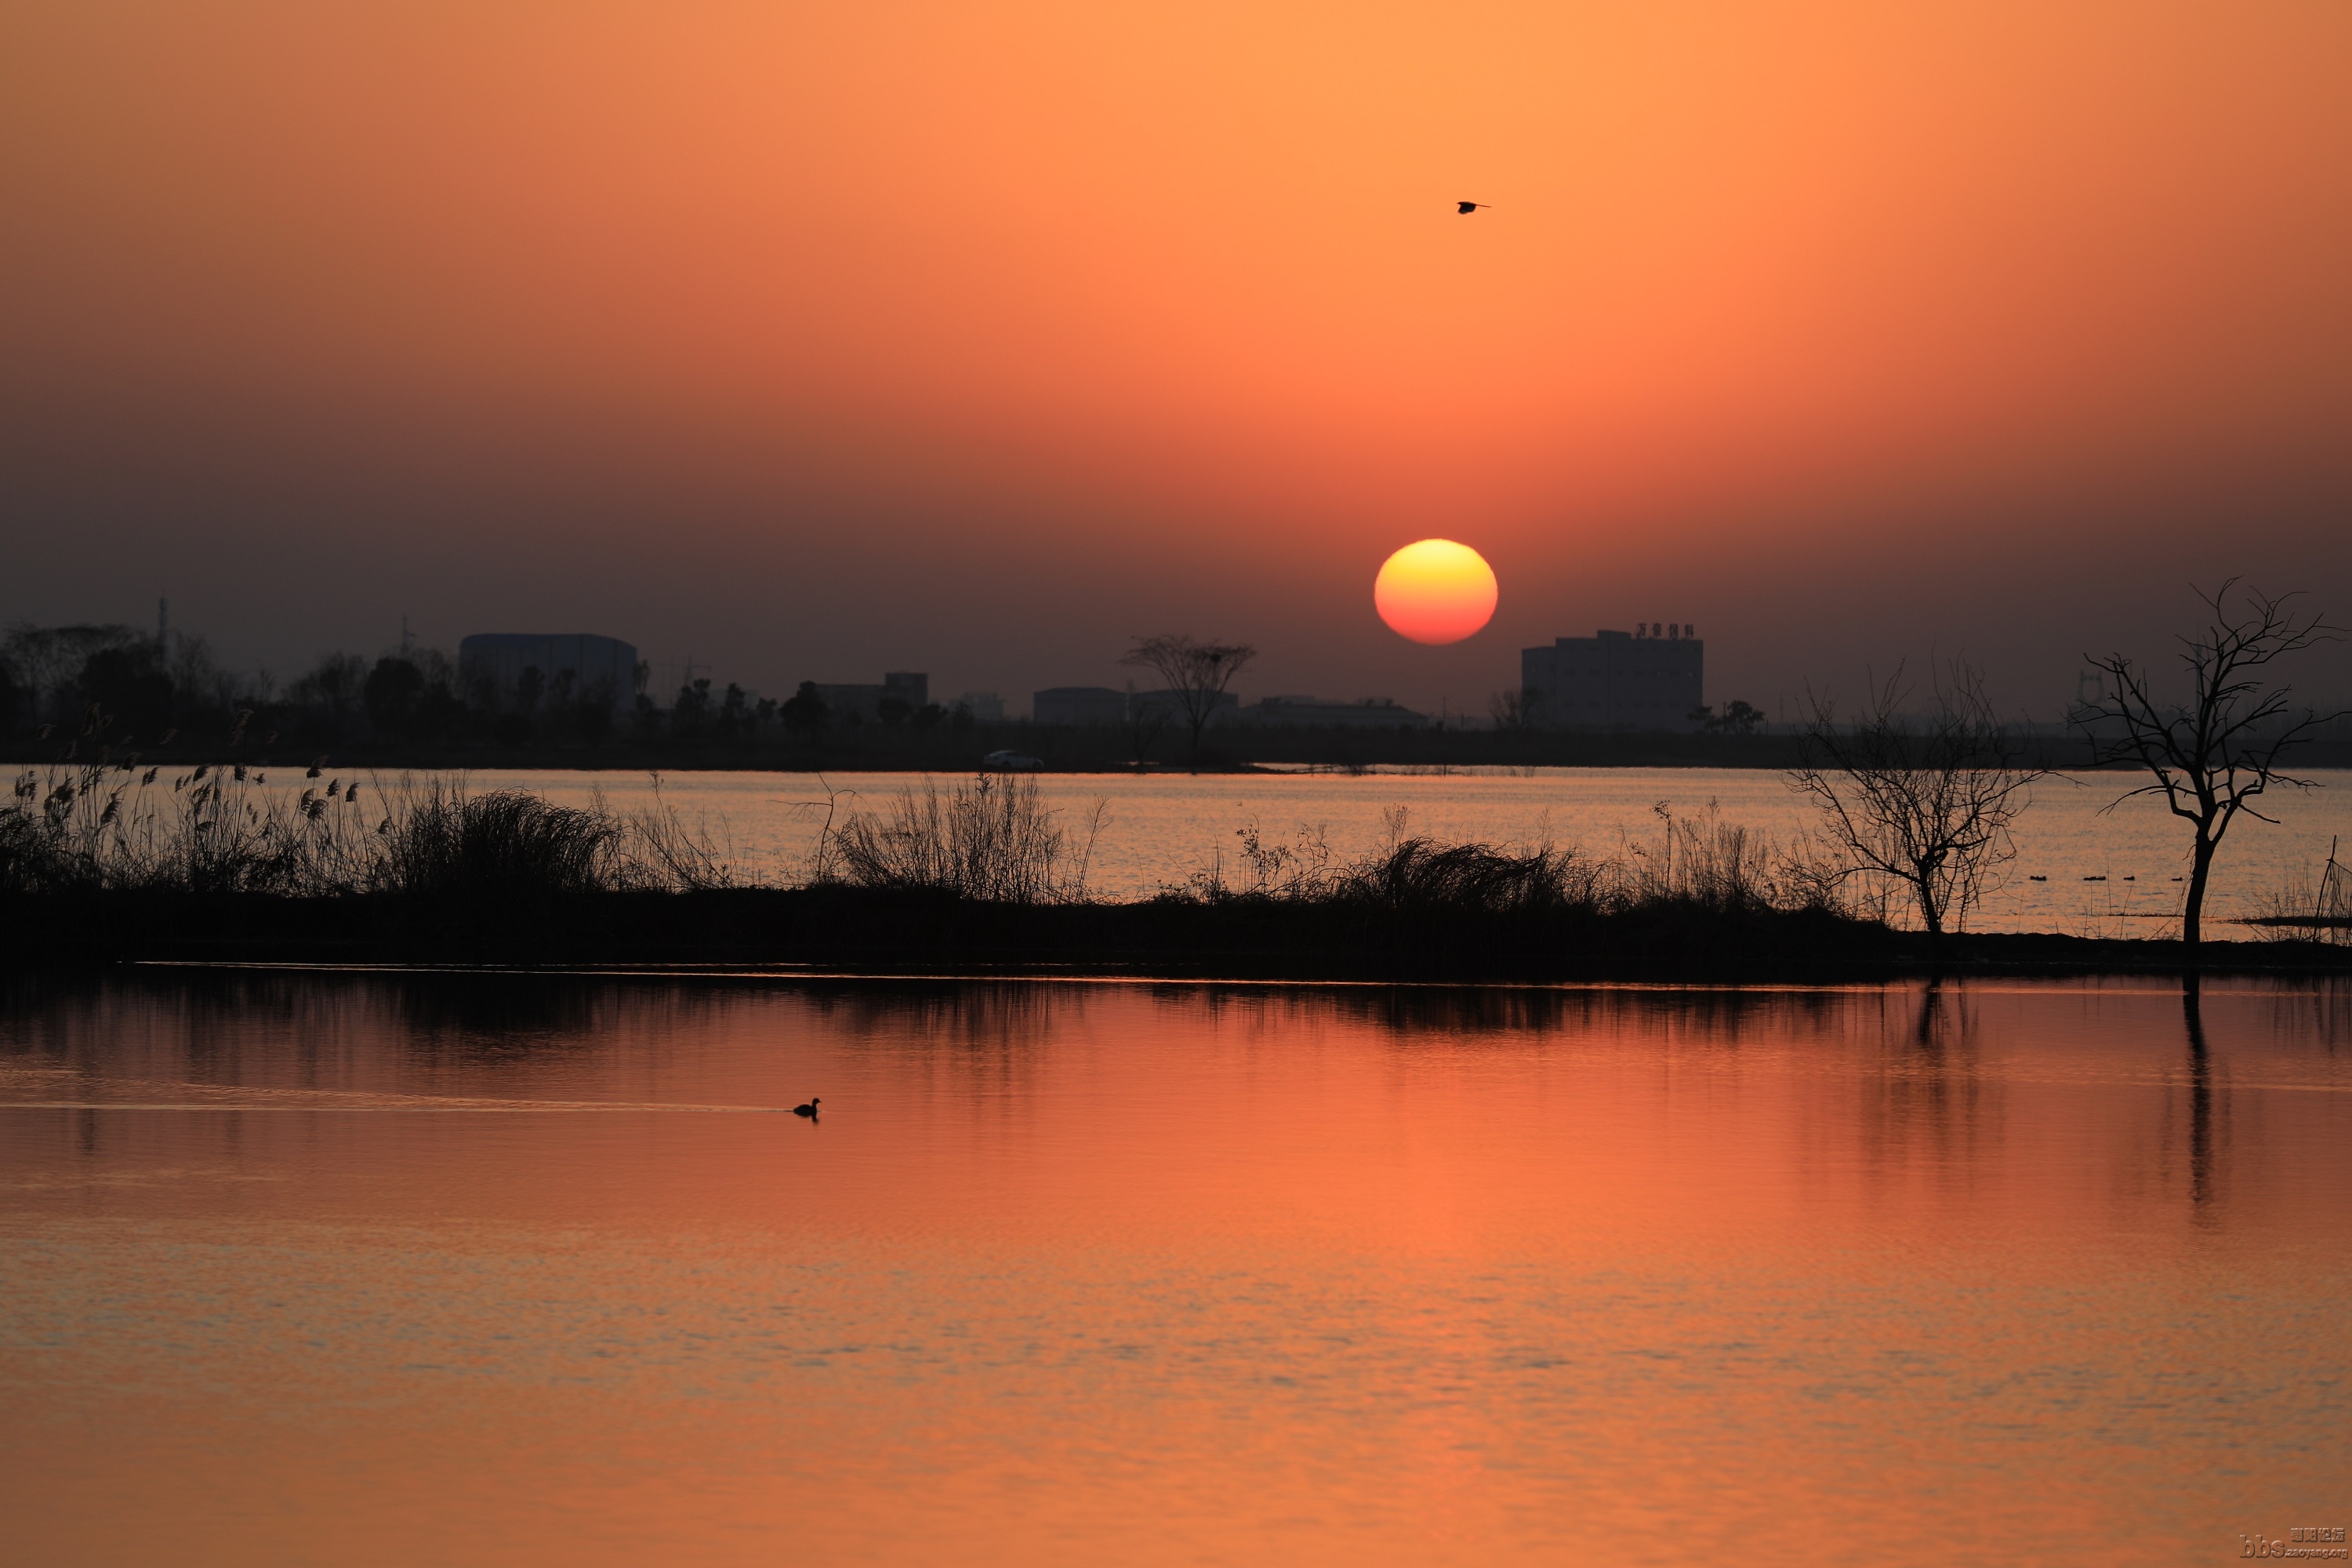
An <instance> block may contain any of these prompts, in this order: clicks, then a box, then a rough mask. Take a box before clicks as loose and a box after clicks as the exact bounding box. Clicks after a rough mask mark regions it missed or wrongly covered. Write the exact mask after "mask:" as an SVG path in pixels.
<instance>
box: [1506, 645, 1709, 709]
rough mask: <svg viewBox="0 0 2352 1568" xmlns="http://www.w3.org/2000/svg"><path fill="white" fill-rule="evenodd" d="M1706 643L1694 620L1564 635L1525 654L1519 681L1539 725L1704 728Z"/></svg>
mask: <svg viewBox="0 0 2352 1568" xmlns="http://www.w3.org/2000/svg"><path fill="white" fill-rule="evenodd" d="M1705 673H1706V644H1705V643H1703V642H1701V641H1700V640H1699V639H1698V637H1696V635H1695V630H1694V628H1693V627H1691V626H1686V625H1683V624H1680V623H1676V622H1671V621H1670V622H1666V623H1664V624H1663V625H1661V624H1658V623H1655V622H1650V621H1644V622H1643V623H1642V625H1641V628H1640V629H1639V630H1638V631H1631V632H1609V631H1603V632H1595V633H1594V634H1593V635H1592V636H1591V637H1560V638H1559V639H1558V640H1556V641H1555V642H1553V643H1552V645H1551V646H1550V647H1531V648H1528V649H1525V650H1524V651H1522V652H1521V653H1520V655H1519V687H1520V689H1521V690H1522V691H1524V692H1526V693H1527V694H1528V714H1529V717H1530V719H1531V720H1532V721H1534V722H1535V723H1538V724H1541V725H1544V726H1547V727H1549V728H1552V729H1570V730H1685V731H1687V730H1696V729H1697V728H1698V727H1699V723H1700V721H1698V720H1696V719H1693V718H1692V717H1691V715H1692V714H1693V713H1694V712H1696V710H1697V709H1698V707H1699V705H1700V704H1701V703H1702V702H1703V701H1705V700H1706V699H1705V698H1704V697H1703V696H1702V695H1701V693H1702V691H1703V689H1704V688H1705V684H1706V683H1705V679H1704V677H1705Z"/></svg>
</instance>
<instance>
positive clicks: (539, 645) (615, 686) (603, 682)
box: [457, 632, 637, 710]
mask: <svg viewBox="0 0 2352 1568" xmlns="http://www.w3.org/2000/svg"><path fill="white" fill-rule="evenodd" d="M534 671H535V672H536V680H535V681H534V680H533V679H532V678H531V674H530V672H534ZM457 678H458V679H459V680H460V681H461V682H462V683H463V684H464V686H465V689H466V694H467V697H469V698H470V699H472V700H475V701H477V702H481V703H483V704H485V705H486V706H488V707H491V708H496V709H499V710H510V709H514V708H517V707H537V706H539V705H540V704H541V703H542V702H545V703H557V702H582V701H588V700H594V701H600V702H603V703H606V704H609V705H611V706H613V707H616V708H617V707H621V706H623V705H625V704H626V703H628V702H629V701H630V700H632V699H634V698H635V696H636V692H637V650H636V648H635V647H634V646H632V645H631V644H628V643H625V642H623V641H621V640H620V639H619V638H618V637H597V636H594V635H593V634H592V633H588V632H477V633H475V634H474V635H473V636H472V637H467V638H466V639H465V640H463V641H462V642H460V643H458V645H457Z"/></svg>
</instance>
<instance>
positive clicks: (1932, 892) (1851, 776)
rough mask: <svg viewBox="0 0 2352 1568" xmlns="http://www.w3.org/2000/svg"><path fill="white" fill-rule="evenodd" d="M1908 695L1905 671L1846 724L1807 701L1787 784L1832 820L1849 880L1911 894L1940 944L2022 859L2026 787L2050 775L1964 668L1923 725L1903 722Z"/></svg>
mask: <svg viewBox="0 0 2352 1568" xmlns="http://www.w3.org/2000/svg"><path fill="white" fill-rule="evenodd" d="M1910 695H1911V692H1910V689H1909V688H1908V687H1906V686H1905V685H1904V684H1903V671H1902V668H1901V667H1900V666H1897V667H1896V668H1895V673H1894V674H1893V675H1891V676H1889V677H1888V678H1887V679H1886V681H1885V684H1884V685H1875V686H1873V687H1872V688H1871V690H1870V697H1869V700H1868V702H1867V704H1866V705H1865V706H1864V709H1863V710H1862V712H1861V714H1860V715H1859V716H1858V717H1856V718H1855V719H1853V721H1850V722H1844V721H1840V720H1839V718H1838V716H1837V712H1836V710H1835V708H1834V707H1833V705H1832V703H1831V702H1830V701H1829V700H1827V699H1824V698H1817V697H1814V696H1812V695H1811V693H1810V692H1808V693H1807V695H1806V703H1807V706H1808V709H1809V711H1808V713H1807V715H1806V719H1805V723H1804V728H1803V730H1802V731H1801V732H1800V735H1799V744H1800V746H1801V748H1802V749H1801V752H1800V753H1799V755H1800V761H1799V763H1798V765H1797V767H1795V768H1794V769H1792V770H1790V773H1789V774H1788V781H1789V785H1790V788H1792V789H1794V790H1796V791H1797V792H1798V793H1800V794H1801V795H1810V796H1811V797H1812V799H1813V801H1814V803H1815V804H1816V805H1819V806H1820V807H1821V808H1822V818H1823V823H1824V826H1825V827H1826V828H1827V831H1828V834H1829V837H1830V840H1831V842H1832V844H1833V845H1834V846H1835V847H1837V848H1838V850H1840V851H1841V852H1842V853H1843V856H1844V858H1845V860H1846V866H1845V868H1844V872H1843V875H1845V876H1848V877H1852V876H1869V877H1883V878H1885V879H1888V880H1891V881H1894V882H1896V883H1899V884H1901V885H1902V886H1903V888H1904V889H1906V891H1907V892H1908V893H1909V894H1910V895H1911V897H1912V899H1913V900H1914V901H1915V902H1916V904H1917V905H1918V909H1919V919H1920V921H1921V922H1922V923H1923V924H1925V925H1926V926H1927V932H1928V934H1929V935H1930V936H1941V935H1942V934H1943V932H1944V927H1945V925H1946V923H1947V922H1948V921H1949V922H1952V923H1955V924H1958V923H1961V922H1964V921H1966V919H1967V916H1968V911H1969V908H1970V907H1971V906H1972V905H1974V904H1975V903H1976V902H1977V901H1978V900H1979V899H1980V898H1981V897H1982V896H1983V895H1984V893H1985V892H1986V891H1987V890H1988V889H1989V886H1990V879H1991V877H1992V875H1993V874H1994V873H1995V872H1996V871H1997V870H1998V869H1999V868H2000V866H2002V865H2003V864H2005V863H2007V862H2008V861H2009V860H2010V859H2011V858H2012V857H2013V856H2014V855H2015V854H2016V853H2017V850H2016V846H2015V843H2014V841H2013V840H2012V839H2011V831H2010V830H2011V826H2012V825H2013V824H2014V823H2015V822H2016V820H2017V818H2018V816H2019V814H2020V813H2021V812H2023V811H2024V809H2025V807H2026V804H2027V786H2029V785H2030V784H2032V783H2033V781H2034V780H2035V779H2038V778H2040V777H2041V776H2042V774H2043V773H2046V772H2048V771H2049V770H2047V769H2046V768H2042V767H2039V766H2034V765H2032V764H2030V763H2027V762H2026V761H2025V757H2024V752H2023V748H2022V747H2021V744H2020V743H2019V741H2018V739H2017V738H2016V737H2015V736H2014V735H2012V734H2011V732H2010V731H2009V730H2008V729H2007V727H2005V726H2004V725H2003V724H2002V723H2001V722H2000V720H1999V719H1998V718H1997V717H1996V716H1995V715H1994V712H1993V709H1992V704H1991V702H1990V700H1987V699H1986V697H1985V694H1984V676H1983V674H1982V673H1981V672H1980V671H1979V670H1978V669H1977V668H1975V667H1974V666H1973V665H1970V664H1969V662H1968V661H1967V660H1966V659H1954V660H1953V661H1952V663H1951V666H1950V668H1948V670H1947V671H1946V672H1945V673H1944V674H1943V675H1941V676H1940V677H1938V678H1937V682H1936V684H1935V687H1934V689H1933V690H1932V691H1931V692H1930V693H1929V700H1928V706H1927V711H1926V712H1925V713H1924V714H1923V715H1921V716H1920V717H1919V718H1917V719H1916V720H1914V719H1911V718H1908V717H1906V716H1905V715H1904V714H1903V713H1902V711H1901V709H1902V705H1903V704H1904V702H1905V701H1906V700H1908V698H1909V697H1910Z"/></svg>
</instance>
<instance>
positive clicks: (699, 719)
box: [0, 625, 972, 751]
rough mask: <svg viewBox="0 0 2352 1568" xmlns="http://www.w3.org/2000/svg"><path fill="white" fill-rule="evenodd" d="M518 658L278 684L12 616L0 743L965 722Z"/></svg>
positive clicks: (194, 652)
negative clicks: (477, 666)
mask: <svg viewBox="0 0 2352 1568" xmlns="http://www.w3.org/2000/svg"><path fill="white" fill-rule="evenodd" d="M635 674H636V682H635V684H636V688H637V689H635V691H634V692H624V693H615V692H614V690H613V689H612V686H611V683H610V682H609V681H596V682H587V683H582V682H579V681H577V680H576V679H574V677H573V675H572V672H571V671H569V670H560V671H556V672H554V673H553V674H550V673H549V672H547V671H544V670H541V669H539V668H535V667H533V668H524V669H523V670H522V671H521V673H520V679H517V680H516V681H515V682H514V684H513V686H512V687H511V689H506V690H499V689H497V688H495V687H494V686H493V685H492V684H491V682H490V681H489V680H488V678H487V677H485V676H482V675H479V674H477V675H474V676H472V677H468V675H467V673H466V672H465V671H464V670H462V669H461V668H459V666H458V664H457V661H456V660H453V659H451V658H449V657H448V656H447V655H446V654H445V653H442V652H441V651H439V650H437V649H433V648H404V649H401V650H397V651H393V652H387V653H384V654H382V655H380V656H378V657H377V658H374V659H373V660H371V659H368V658H363V657H362V656H361V655H358V654H353V653H346V652H336V653H329V654H324V655H321V656H320V658H319V660H318V662H317V663H316V664H315V665H314V666H312V667H311V668H310V669H308V670H307V671H305V672H303V673H302V674H301V675H299V676H297V677H296V678H294V679H291V680H288V681H283V682H281V681H280V680H279V679H277V678H276V677H274V676H273V675H271V674H270V673H269V672H268V671H267V670H259V669H257V670H252V671H249V672H243V673H239V672H234V671H231V670H229V669H227V668H225V667H224V666H223V665H222V664H221V663H220V661H219V660H218V659H217V658H215V656H214V654H213V651H212V648H211V646H210V645H209V644H208V643H207V641H206V640H205V638H204V637H200V636H196V635H193V634H190V633H186V632H179V631H174V632H171V633H169V634H165V635H158V634H154V633H150V632H145V631H142V630H140V629H139V628H136V627H133V626H121V625H84V626H16V627H13V628H11V629H10V630H9V631H8V632H7V633H6V634H5V636H0V740H9V741H14V742H20V743H21V742H24V741H26V740H28V739H30V740H36V741H43V742H57V743H58V745H59V746H60V747H65V746H70V745H72V744H73V743H74V742H77V741H79V740H83V739H89V740H94V741H96V742H99V743H100V744H103V745H105V746H107V747H109V748H110V749H114V750H118V751H121V750H131V749H137V748H141V747H144V748H148V749H154V748H158V747H163V746H166V745H171V744H173V743H175V742H176V743H181V744H185V745H197V746H203V745H211V744H217V743H219V742H222V741H224V740H226V738H227V737H228V736H230V735H232V734H235V735H236V736H238V737H240V739H241V740H244V741H247V742H251V743H254V744H257V745H264V746H273V745H278V746H289V747H300V748H308V749H312V750H320V751H325V750H331V749H334V748H338V747H348V746H353V745H361V744H374V745H385V744H390V745H399V746H432V747H441V746H483V745H488V746H496V747H499V748H504V749H514V748H520V747H558V748H561V747H591V748H593V747H599V746H604V745H606V744H609V743H613V742H631V741H634V742H644V743H648V744H665V745H667V744H671V743H677V742H686V743H690V744H708V743H713V742H718V743H726V742H735V743H749V742H759V741H763V740H764V741H767V742H781V743H786V744H792V743H802V744H811V745H813V744H814V743H816V742H820V741H823V740H824V739H825V738H826V737H828V736H835V737H838V736H841V735H843V734H845V733H848V732H853V731H857V730H859V729H861V728H862V727H865V726H866V725H868V724H869V723H870V724H871V725H873V726H874V727H877V728H878V729H881V730H884V731H892V730H905V731H931V730H940V729H944V730H949V731H954V730H968V729H970V728H971V724H972V718H971V712H970V710H967V709H963V708H961V707H958V708H957V709H954V710H950V709H948V708H945V707H942V706H941V705H940V704H939V703H936V702H933V703H927V704H924V705H922V706H920V707H918V706H916V705H915V704H913V703H911V702H908V701H907V700H905V699H903V698H897V697H885V698H883V699H882V700H879V701H878V702H877V703H876V704H875V705H874V708H873V711H872V713H871V715H870V716H869V715H868V714H867V713H866V712H864V711H861V710H848V711H845V712H838V713H837V712H835V711H834V710H832V708H831V707H830V706H829V705H828V704H827V703H826V702H825V701H824V699H823V698H822V697H821V696H819V695H818V692H817V689H816V683H815V682H814V681H807V680H804V681H803V682H801V683H800V688H799V689H798V691H797V692H796V693H794V695H793V696H791V697H789V698H786V699H784V700H782V701H781V702H780V701H778V700H775V699H773V698H769V697H755V696H754V695H752V694H751V692H749V691H747V690H746V689H744V688H743V687H742V686H741V685H740V684H738V683H736V682H732V681H730V682H728V683H727V684H726V685H725V686H723V687H719V688H716V689H714V686H713V683H712V681H711V680H710V679H709V678H708V677H697V678H695V679H690V680H688V681H687V682H686V683H685V684H684V685H682V686H680V687H679V689H678V690H677V693H676V695H675V696H674V697H672V699H671V700H670V701H669V702H668V703H667V706H665V705H663V704H662V703H660V702H658V701H656V700H655V698H654V697H653V696H652V695H651V694H650V693H648V692H646V690H645V689H644V687H645V683H646V678H647V676H648V675H649V674H650V669H649V668H648V667H647V666H646V665H644V664H640V665H639V666H638V667H637V669H636V672H635Z"/></svg>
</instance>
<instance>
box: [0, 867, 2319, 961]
mask: <svg viewBox="0 0 2352 1568" xmlns="http://www.w3.org/2000/svg"><path fill="white" fill-rule="evenodd" d="M0 930H5V940H0V952H5V953H6V955H7V956H6V959H5V963H7V964H8V965H10V966H13V967H19V968H22V967H43V968H61V967H71V968H83V967H89V966H95V965H105V964H116V963H139V962H212V963H324V964H434V965H447V964H458V965H484V966H508V967H533V968H544V967H559V968H560V967H602V966H611V965H652V966H663V967H699V966H724V967H734V966H744V967H751V966H784V967H814V968H822V969H827V970H839V971H844V972H849V973H857V972H867V973H940V974H955V973H1005V972H1041V973H1076V974H1152V975H1168V976H1176V977H1208V976H1221V977H1234V978H1260V979H1300V980H1311V979H1334V980H1396V981H1465V982H1475V981H1520V982H1528V981H1611V980H1616V981H1662V982H1664V981H1672V982H1684V983H1691V982H1697V983H1709V982H1717V983H1745V984H1758V983H1765V984H1769V983H1775V982H1780V983H1823V982H1834V981H1839V980H1849V979H1851V980H1866V979H1884V978H1888V977H1892V976H1900V975H1907V974H1924V973H2042V974H2049V973H2122V972H2142V973H2145V972H2168V971H2177V970H2180V969H2183V968H2187V967H2196V968H2200V969H2203V970H2205V971H2207V972H2213V973H2229V972H2263V973H2282V972H2296V973H2352V950H2347V949H2346V948H2343V947H2340V946H2332V945H2328V944H2325V943H2319V942H2276V941H2256V942H2207V943H2205V944H2204V945H2203V948H2202V950H2201V952H2200V953H2199V954H2197V955H2196V956H2195V958H2194V959H2193V961H2192V959H2191V956H2190V955H2189V952H2187V950H2185V949H2184V948H2183V947H2182V945H2181V944H2180V943H2179V942H2161V941H2108V940H2092V939H2084V938H2076V937H2067V936H2057V935H2044V934H2007V933H1993V934H1984V933H1979V934H1962V935H1955V936H1947V937H1945V938H1943V939H1941V940H1940V941H1938V940H1933V939H1930V938H1928V937H1927V936H1926V935H1924V934H1922V933H1919V932H1916V931H1896V930H1894V929H1891V928H1889V927H1887V926H1885V925H1882V924H1879V923H1877V922H1874V921H1865V920H1858V919H1854V918H1853V917H1851V916H1847V915H1843V914H1839V913H1835V912H1832V911H1826V910H1728V911H1727V910H1711V909H1707V908H1705V907H1701V906H1695V905H1694V906H1678V905H1675V904H1674V903H1670V902H1664V901H1660V902H1654V903H1650V904H1647V905H1644V906H1642V907H1638V908H1634V909H1630V910H1606V911H1593V910H1533V911H1526V910H1522V911H1503V912H1496V913H1486V914H1479V913H1475V912H1473V913H1465V912H1463V911H1461V910H1429V911H1421V910H1412V909H1410V908H1406V909H1396V908H1389V909H1381V908H1367V907H1362V906H1352V905H1345V904H1335V903H1328V902H1313V901H1298V900H1282V899H1258V898H1248V897H1234V898H1226V899H1222V900H1195V899H1165V900H1150V901H1145V902H1138V903H1055V904H1000V903H990V902H984V901H980V900H970V899H962V898H957V897H953V896H949V895H942V894H939V893H935V892H932V891H929V890H922V889H862V888H853V887H841V886H821V887H810V888H798V889H709V890H704V891H698V892H682V893H681V892H652V891H631V892H596V893H586V894H579V895H575V896H570V897H555V898H546V899H538V900H528V901H516V902H505V901H484V900H422V899H415V898H404V897H400V896H394V895H383V896H367V895H361V896H352V895H344V896H339V897H330V898H287V897H281V896H270V895H257V894H245V893H232V894H193V893H184V892H173V891H137V890H109V891H88V892H67V893H58V894H53V895H45V896H42V897H39V898H16V899H9V900H0Z"/></svg>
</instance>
